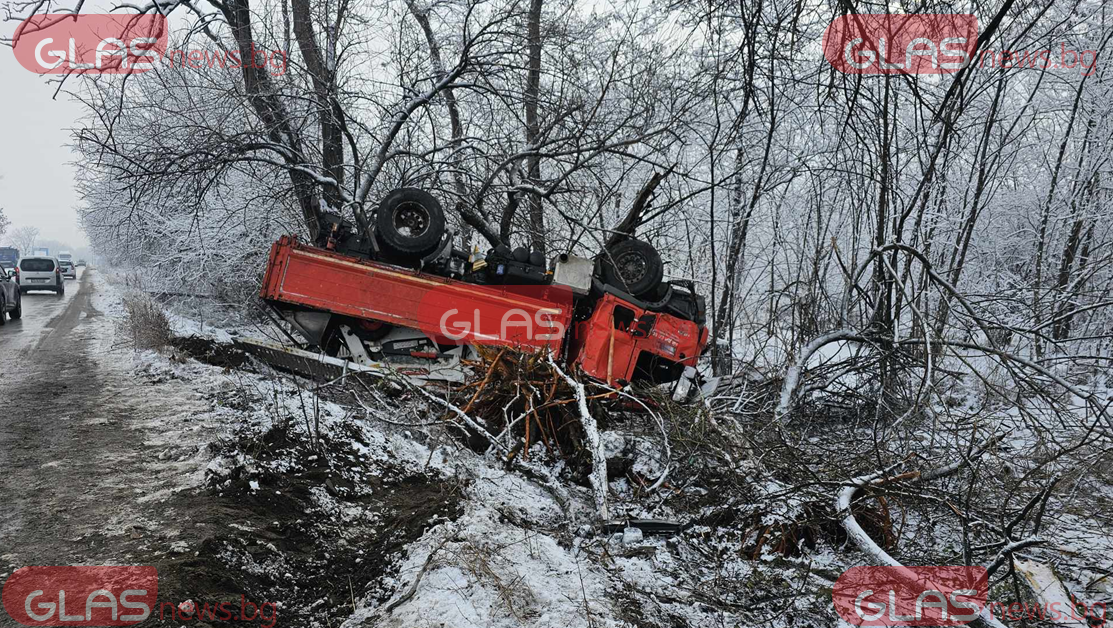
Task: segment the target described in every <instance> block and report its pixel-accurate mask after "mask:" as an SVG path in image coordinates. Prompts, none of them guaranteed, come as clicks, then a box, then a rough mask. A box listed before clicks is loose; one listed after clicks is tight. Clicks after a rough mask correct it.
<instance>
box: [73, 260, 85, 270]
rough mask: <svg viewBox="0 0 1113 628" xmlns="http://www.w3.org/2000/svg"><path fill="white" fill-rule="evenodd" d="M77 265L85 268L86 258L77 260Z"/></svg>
mask: <svg viewBox="0 0 1113 628" xmlns="http://www.w3.org/2000/svg"><path fill="white" fill-rule="evenodd" d="M75 266H77V267H78V268H85V260H83V259H79V260H77V264H75Z"/></svg>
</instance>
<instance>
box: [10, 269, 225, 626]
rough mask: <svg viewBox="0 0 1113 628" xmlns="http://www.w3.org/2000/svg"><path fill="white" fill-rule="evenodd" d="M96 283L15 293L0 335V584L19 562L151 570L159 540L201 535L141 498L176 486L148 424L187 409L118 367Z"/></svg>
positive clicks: (187, 403)
mask: <svg viewBox="0 0 1113 628" xmlns="http://www.w3.org/2000/svg"><path fill="white" fill-rule="evenodd" d="M97 284H98V276H97V272H96V271H95V270H92V271H85V272H84V273H83V274H82V275H80V277H79V279H78V280H77V281H70V282H67V291H66V294H65V296H64V297H58V296H56V295H53V294H47V293H42V294H36V293H31V294H27V295H24V297H23V298H24V301H23V319H22V320H19V321H9V322H8V324H7V325H5V326H4V327H0V381H2V382H3V384H2V389H0V391H2V394H4V395H5V397H6V399H5V403H4V406H3V407H4V409H5V411H3V412H0V504H2V505H3V507H2V508H0V577H3V576H4V575H7V574H8V573H11V571H13V570H14V569H17V568H19V567H21V566H25V565H68V564H113V563H117V564H119V563H124V564H129V563H130V564H152V563H157V562H159V558H158V557H159V556H160V555H162V554H164V553H165V550H166V547H167V545H169V543H168V542H167V541H168V538H167V536H166V533H167V532H168V531H171V533H172V534H173V536H174V537H175V540H178V539H180V540H183V541H193V540H195V539H196V538H197V536H198V534H199V533H200V531H201V528H200V527H197V528H196V530H195V529H194V526H189V527H186V526H183V527H182V528H181V529H179V528H177V525H180V524H179V523H178V522H180V521H181V519H182V518H181V517H180V516H179V515H178V514H177V513H175V512H174V511H172V510H171V509H168V508H166V507H165V506H163V505H162V504H159V503H158V501H157V500H154V499H147V497H149V496H151V495H153V494H157V493H158V492H160V491H161V492H163V493H165V492H169V491H173V490H174V489H175V488H176V487H180V486H181V485H182V484H183V482H182V476H183V472H182V470H181V469H177V468H175V467H174V465H173V464H167V463H165V462H161V461H160V460H159V458H158V455H159V451H160V449H159V448H157V447H156V446H155V445H153V444H152V443H151V438H152V430H151V429H150V425H149V423H148V421H149V420H150V419H151V418H152V417H154V416H166V415H167V414H170V415H173V414H174V412H173V411H174V410H177V411H178V412H182V411H185V412H189V411H190V409H191V400H190V398H189V397H188V396H183V395H182V394H177V395H176V394H175V392H176V390H175V389H171V388H170V387H169V386H163V385H159V384H154V385H146V386H143V385H142V384H137V382H136V381H135V376H134V373H133V372H132V371H131V370H130V369H129V368H125V367H124V366H122V365H123V364H130V359H121V358H122V357H128V356H129V354H130V351H128V350H121V349H116V348H113V345H112V343H113V339H112V335H113V329H114V327H113V322H112V321H111V320H108V318H107V317H105V316H103V315H102V313H101V312H100V311H98V310H97V309H96V308H95V307H94V304H93V301H94V298H93V297H94V294H95V293H96V291H97V287H98V285H97ZM177 388H178V389H180V388H181V386H180V384H178V385H177ZM189 501H190V500H189V499H185V500H182V502H183V503H181V504H175V505H176V506H178V505H181V506H187V507H188V505H189ZM193 505H194V506H196V504H193ZM196 514H197V515H198V516H197V517H196V519H195V520H197V521H203V520H204V519H205V518H206V517H205V515H206V514H208V513H207V512H206V509H205V508H204V507H198V508H197V513H196ZM175 520H177V521H175ZM166 522H171V523H169V524H167V523H166ZM160 533H161V534H160ZM5 622H11V620H10V618H8V617H7V616H6V615H2V614H0V626H6V625H8V624H7V623H5ZM13 625H14V624H13Z"/></svg>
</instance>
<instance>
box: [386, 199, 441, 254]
mask: <svg viewBox="0 0 1113 628" xmlns="http://www.w3.org/2000/svg"><path fill="white" fill-rule="evenodd" d="M375 229H376V231H377V232H378V234H379V239H381V240H382V242H383V244H385V245H386V246H387V247H388V248H389V249H390V250H391V251H393V252H394V253H399V254H402V255H406V256H421V255H425V254H427V253H430V252H432V251H433V249H434V248H436V246H437V245H438V244H440V242H441V238H442V237H444V229H445V221H444V210H442V209H441V204H440V203H438V202H437V199H435V198H433V195H432V194H429V193H428V192H426V191H425V190H419V189H417V188H398V189H396V190H393V191H391V192H390V194H387V195H386V198H384V199H383V201H382V202H381V203H379V210H378V212H377V213H376V216H375Z"/></svg>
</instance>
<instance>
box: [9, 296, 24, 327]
mask: <svg viewBox="0 0 1113 628" xmlns="http://www.w3.org/2000/svg"><path fill="white" fill-rule="evenodd" d="M11 315H12V320H13V321H18V320H19V319H21V318H23V294H22V293H20V294H19V295H16V302H15V309H14V310H12V312H11Z"/></svg>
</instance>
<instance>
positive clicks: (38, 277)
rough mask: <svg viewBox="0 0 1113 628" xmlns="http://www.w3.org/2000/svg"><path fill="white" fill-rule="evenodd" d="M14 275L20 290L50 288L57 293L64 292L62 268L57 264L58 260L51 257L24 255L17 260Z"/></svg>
mask: <svg viewBox="0 0 1113 628" xmlns="http://www.w3.org/2000/svg"><path fill="white" fill-rule="evenodd" d="M15 277H16V282H18V283H19V290H20V292H28V291H30V290H50V291H52V292H55V293H57V294H65V293H66V284H65V280H64V279H62V269H61V268H60V267H59V265H58V260H57V259H55V258H53V257H44V256H34V257H24V258H23V259H21V260H19V266H17V267H16V275H15Z"/></svg>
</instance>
